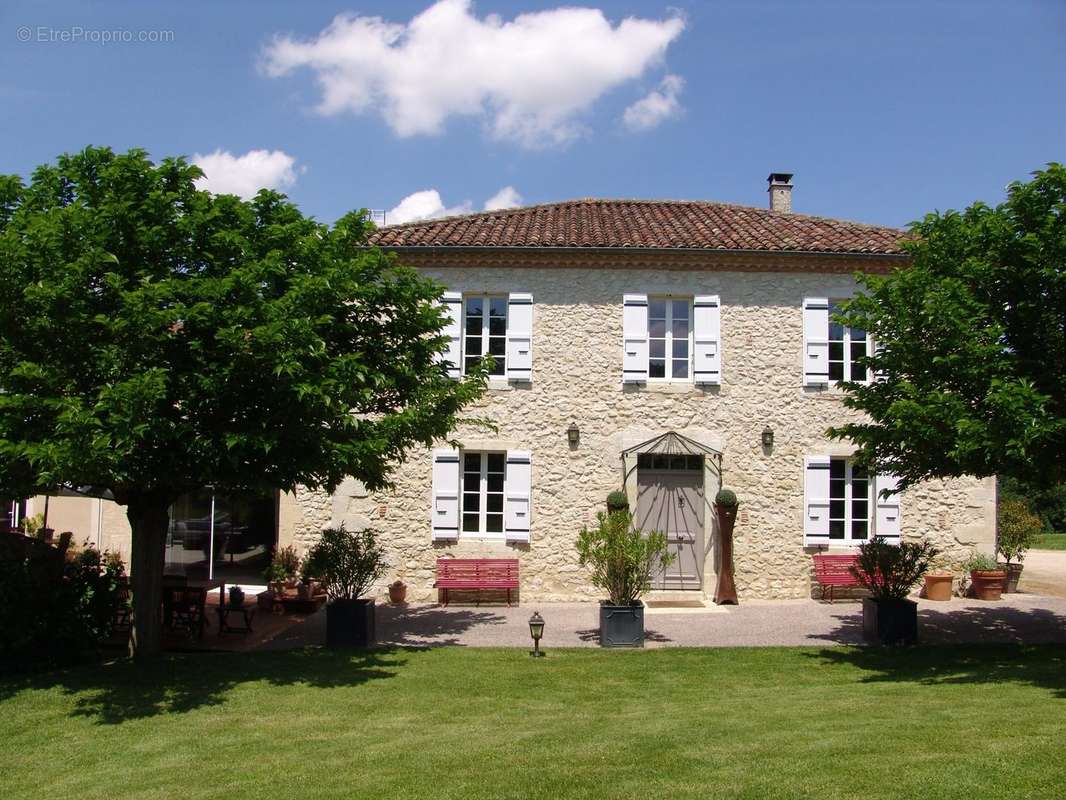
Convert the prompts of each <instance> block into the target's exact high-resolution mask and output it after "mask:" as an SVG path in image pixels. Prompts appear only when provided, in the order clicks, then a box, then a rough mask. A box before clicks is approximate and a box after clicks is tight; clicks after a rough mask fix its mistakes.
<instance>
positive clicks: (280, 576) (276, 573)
mask: <svg viewBox="0 0 1066 800" xmlns="http://www.w3.org/2000/svg"><path fill="white" fill-rule="evenodd" d="M263 577H264V578H266V582H267V589H268V590H269V591H270V593H271V595H273V596H274V597H278V598H281V597H284V596H285V579H286V578H288V577H289V576H288V575H287V574H286V572H285V567H283V566H282V564H281V563H280V562H279V561H278V560H277V559H276V558H275V559H273V560H271V562H270V566H269V567H267V568H266V569H265V570H263Z"/></svg>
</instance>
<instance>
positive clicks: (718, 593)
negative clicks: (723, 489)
mask: <svg viewBox="0 0 1066 800" xmlns="http://www.w3.org/2000/svg"><path fill="white" fill-rule="evenodd" d="M714 510H715V512H717V514H718V541H719V543H720V545H721V556H722V563H721V566H720V568H719V570H718V584H717V586H715V589H714V602H715V603H716V604H717V605H720V606H722V605H729V606H735V605H737V585H736V582H735V581H734V580H733V526H734V525H736V522H737V507H736V506H735V505H732V506H726V505H722V504H721V503H715V504H714Z"/></svg>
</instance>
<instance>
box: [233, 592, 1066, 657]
mask: <svg viewBox="0 0 1066 800" xmlns="http://www.w3.org/2000/svg"><path fill="white" fill-rule="evenodd" d="M534 611H540V613H541V615H542V616H543V617H544V619H545V621H546V625H545V630H544V640H543V642H542V644H543V646H544V647H545V648H552V647H596V646H598V644H599V636H598V616H597V613H598V609H597V607H596V606H595V605H594V604H591V603H581V604H578V603H527V604H524V605H522V606H521V607H512V608H508V607H506V606H503V605H482V606H480V607H475V606H459V605H455V604H453V605H451V606H449V607H447V608H444V607H441V606H436V605H419V606H414V605H411V606H403V607H394V606H388V605H380V604H379V605H378V610H377V627H378V631H377V633H378V642H379V644H380V645H382V646H413V647H426V646H429V647H432V646H441V645H461V646H467V647H528V646H529V645H530V639H529V628H528V625H527V621H528V619H529V616H530V615H531V614H532V613H533V612H534ZM918 614H919V621H918V625H919V637H920V639H921V641H922V642H923V643H925V644H946V643H956V642H1023V643H1028V644H1035V643H1045V642H1054V643H1063V644H1066V598H1059V597H1051V596H1046V595H1037V594H1028V593H1019V594H1012V595H1005V596H1004V598H1003V600H1002V601H1000V602H982V601H979V600H970V599H963V598H953V599H952V600H950V601H948V602H940V603H938V602H932V601H928V600H919V601H918ZM645 628H646V629H647V645H646V646H648V647H680V646H694V647H748V646H752V647H754V646H772V645H785V646H802V645H813V646H824V645H847V644H859V643H861V642H862V604H861V602H859V601H855V600H838V601H837V602H836V603H833V604H830V603H828V602H824V603H823V602H820V601H815V600H782V601H750V602H743V599H742V601H741V605H739V606H712V607H711V608H709V609H649V611H648V614H647V617H646V619H645ZM324 643H325V613H324V612H322V611H320V612H319V613H317V614H314V615H312V616H310V617H307V618H306V619H304V620H303V621H302V623H301V624H299V625H295V626H291V627H287V628H285V629H284V630H282V631H280V632H279V633H278V634H277V635H276V636H274V637H272V638H271V639H270V640H269V641H265V642H259V643H257V645H256V647H255V648H254V649H270V650H277V649H288V648H293V647H304V646H308V645H310V646H315V645H323V644H324Z"/></svg>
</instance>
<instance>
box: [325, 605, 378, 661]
mask: <svg viewBox="0 0 1066 800" xmlns="http://www.w3.org/2000/svg"><path fill="white" fill-rule="evenodd" d="M374 619H375V617H374V601H373V600H334V601H332V602H331V603H330V604H329V605H327V606H326V647H331V648H334V649H345V648H353V647H367V646H369V645H371V644H373V643H374V638H375V631H374Z"/></svg>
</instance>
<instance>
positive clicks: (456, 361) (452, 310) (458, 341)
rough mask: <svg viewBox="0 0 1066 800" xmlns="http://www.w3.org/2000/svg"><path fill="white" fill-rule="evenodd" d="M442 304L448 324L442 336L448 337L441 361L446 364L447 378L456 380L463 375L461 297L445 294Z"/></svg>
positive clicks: (459, 294)
mask: <svg viewBox="0 0 1066 800" xmlns="http://www.w3.org/2000/svg"><path fill="white" fill-rule="evenodd" d="M442 302H443V303H444V310H445V312H446V313H447V314H448V324H447V325H446V326H445V327H444V335H445V336H447V337H448V351H447V352H446V353H445V354H444V359H443V360H444V361H446V362H447V363H448V377H449V378H458V377H459V376H460V375H462V373H463V370H462V366H463V363H462V358H463V357H462V343H463V295H462V294H461V293H459V292H445V293H444V296H443V298H442Z"/></svg>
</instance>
